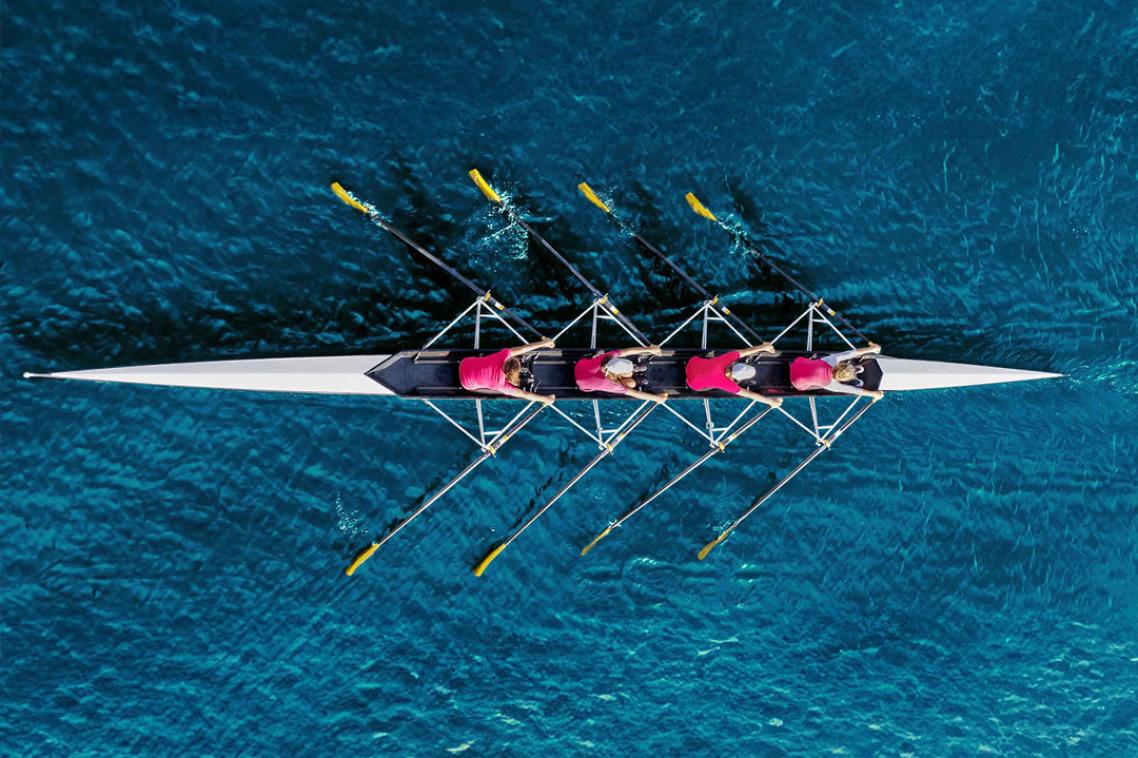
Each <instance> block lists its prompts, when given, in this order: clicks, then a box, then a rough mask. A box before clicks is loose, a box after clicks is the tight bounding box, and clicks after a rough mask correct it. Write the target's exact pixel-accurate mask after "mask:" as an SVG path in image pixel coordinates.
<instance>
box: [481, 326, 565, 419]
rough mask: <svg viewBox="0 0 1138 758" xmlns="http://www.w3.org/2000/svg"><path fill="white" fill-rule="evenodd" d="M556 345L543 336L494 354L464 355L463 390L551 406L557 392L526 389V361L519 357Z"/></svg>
mask: <svg viewBox="0 0 1138 758" xmlns="http://www.w3.org/2000/svg"><path fill="white" fill-rule="evenodd" d="M553 346H554V343H553V340H551V339H543V340H539V341H538V342H530V343H529V344H527V345H519V346H518V347H507V348H504V349H502V350H499V351H498V352H496V353H491V354H490V355H482V356H477V357H470V358H463V359H462V362H461V363H459V364H458V381H459V383H460V384H461V385H462V388H463V389H465V390H469V391H471V392H482V393H487V394H494V395H508V396H509V397H516V398H519V399H521V400H528V401H529V402H531V403H543V404H545V405H550V404H552V403H553V401H554V400H556V399H557V398H555V397H554V396H553V395H538V394H535V393H533V392H527V391H526V390H523V389H522V387H521V385H522V362H521V360H519V358H520V357H521V356H523V355H525V354H526V353H532V352H533V351H534V350H541V349H542V348H551V347H553Z"/></svg>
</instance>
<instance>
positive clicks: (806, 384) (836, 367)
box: [790, 342, 885, 400]
mask: <svg viewBox="0 0 1138 758" xmlns="http://www.w3.org/2000/svg"><path fill="white" fill-rule="evenodd" d="M880 352H881V346H880V345H877V344H875V343H873V342H870V343H869V345H868V346H867V347H860V348H855V349H853V350H846V351H845V352H841V353H834V354H833V355H827V356H825V357H823V358H795V359H794V361H793V362H792V363H791V364H790V384H791V385H792V386H793V387H794V389H796V390H798V391H800V392H808V391H810V390H826V391H827V392H838V393H841V394H843V395H861V396H863V397H871V398H873V399H874V400H880V399H881V398H883V397H885V393H884V392H881V391H879V390H867V389H865V388H864V387H862V386H861V380H860V379H858V375H859V374H861V372H862V370H863V369H864V368H865V367H864V366H862V365H861V363H860V362H855V361H857V360H858V359H860V358H862V357H864V356H866V355H877V354H878V353H880Z"/></svg>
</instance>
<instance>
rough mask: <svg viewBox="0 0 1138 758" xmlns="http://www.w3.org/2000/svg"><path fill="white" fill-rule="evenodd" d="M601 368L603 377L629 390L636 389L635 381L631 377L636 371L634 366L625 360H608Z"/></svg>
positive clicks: (617, 358)
mask: <svg viewBox="0 0 1138 758" xmlns="http://www.w3.org/2000/svg"><path fill="white" fill-rule="evenodd" d="M602 368H603V369H604V372H605V376H606V377H608V378H609V379H611V380H613V381H614V382H619V383H620V384H623V385H624V386H625V387H629V388H635V387H636V379H634V378H633V376H632V374H633V372H634V371H635V370H636V364H634V363H633V362H632V361H630V360H628V359H627V358H620V357H616V358H609V359H608V360H607V361H605V363H604V366H603V367H602Z"/></svg>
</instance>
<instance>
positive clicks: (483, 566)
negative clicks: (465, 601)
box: [474, 543, 506, 576]
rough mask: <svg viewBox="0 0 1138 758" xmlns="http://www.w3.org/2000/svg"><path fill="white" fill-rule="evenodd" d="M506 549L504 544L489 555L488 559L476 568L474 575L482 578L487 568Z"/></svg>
mask: <svg viewBox="0 0 1138 758" xmlns="http://www.w3.org/2000/svg"><path fill="white" fill-rule="evenodd" d="M505 549H506V545H505V543H503V544H501V545H498V547H496V548H494V549H493V550H491V551H490V552H489V553H487V554H486V557H485V558H483V559H482V560H481V561H479V562H478V565H477V566H475V567H474V575H475V576H482V572H483V571H485V570H486V567H487V566H489V565H490V564H491V563H492V562H493V561H494V559H495V558H497V557H498V554H499V553H501V552H502V551H503V550H505Z"/></svg>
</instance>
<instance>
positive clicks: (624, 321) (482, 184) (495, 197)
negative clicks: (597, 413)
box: [469, 168, 650, 345]
mask: <svg viewBox="0 0 1138 758" xmlns="http://www.w3.org/2000/svg"><path fill="white" fill-rule="evenodd" d="M469 173H470V178H471V180H473V182H474V184H475V186H477V187H478V189H479V190H481V191H482V194H483V195H485V196H486V199H487V200H489V201H490V202H492V203H494V205H497V206H498V207H500V208H502V209H503V210H504V211H506V212H507V213H508V214H509V218H510V220H511V221H513V222H514V223H516V224H517V225H518V226H520V227H521V228H523V229H525V230H526V234H528V235H529V236H530V237H531V238H532V239H533V240H534V242H536V243H537V244H539V245H541V246H542V248H544V249H545V251H546V252H547V253H549V254H550V255H552V256H553V257H554V258H556V259H557V261H558V262H559V263H560V264H561V265H562V266H564V267H565V268H566V269H567V270H568V271H569V273H571V274H572V275H573V276H574V277H575V278H576V279H577V281H579V282H580V283H581V284H583V285H585V289H587V290H588V291H589V293H590V294H591V295H592V296H593V297H594V298H596V299H597V300H599V301H606V302H607V304H608V307H607V308H606V310H607V311H608V313H609V314H611V315H612V317H613V318H614V319H616V320H617V321H619V322H620V323H621V325H622V326H623V327H624V328H625V329H627V330H628V331H629V332H630V333H631V334H632V335H634V336H635V337H636V338H637V339H639V340H640V341H641V344H643V345H647V344H648V343H649V341H650V340H649V339H648V338H647V337H646V336H644V333H643V332H641V331H640V330H639V329H637V328H636V326H635V325H634V324H633V323H632V322H631V321H629V320H628V317H627V316H625V315H624V314H623V313H621V312H620V309H619V308H617V307H616V305H615V304H613V302H612V299H611V298H608V297H607V295H605V294H604V293H603V292H601V291H600V290H599V289H597V287H596V286H594V285H593V283H592V282H590V281H589V280H588V279H587V278H586V277H585V275H584V274H582V273H581V270H580V269H578V268H577V267H576V266H574V265H573V264H572V263H571V262H570V261H569V259H568V258H566V257H565V256H564V255H562V254H561V252H560V251H559V250H558V249H557V248H555V247H554V246H553V245H551V244H550V243H549V240H547V239H545V237H543V236H541V234H539V233H538V231H537V230H536V229H534V228H533V227H532V226H530V224H529V222H527V221H526V220H525V219H523V218H521V216H519V215H518V214H517V213H516V212H515V211H514V210H513V209H512V208H511V207H510V206H509V205H508V204H507V203H506V201H505V200H503V199H502V196H501V195H499V194H498V193H497V192H495V191H494V188H493V187H491V186H490V183H489V182H487V181H486V179H485V178H484V177H483V176H482V174H481V173H479V171H478V169H476V168H472V169H470V172H469Z"/></svg>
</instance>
